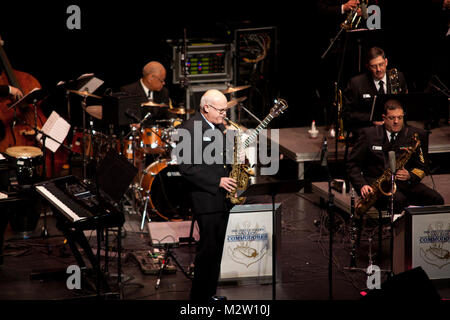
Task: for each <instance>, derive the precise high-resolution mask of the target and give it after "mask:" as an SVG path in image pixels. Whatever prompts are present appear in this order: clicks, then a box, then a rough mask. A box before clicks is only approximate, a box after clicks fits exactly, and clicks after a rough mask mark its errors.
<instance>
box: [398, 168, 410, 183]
mask: <svg viewBox="0 0 450 320" xmlns="http://www.w3.org/2000/svg"><path fill="white" fill-rule="evenodd" d="M410 178H411V176H410V174H409V171H408V170H406V169H405V168H401V169H399V170H397V172H396V173H395V180H400V181H407V180H409V179H410Z"/></svg>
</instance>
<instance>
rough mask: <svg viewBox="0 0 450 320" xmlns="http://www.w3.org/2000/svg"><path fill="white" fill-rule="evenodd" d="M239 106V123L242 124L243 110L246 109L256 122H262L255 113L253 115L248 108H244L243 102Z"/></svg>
mask: <svg viewBox="0 0 450 320" xmlns="http://www.w3.org/2000/svg"><path fill="white" fill-rule="evenodd" d="M238 106H239V122H240V118H241V109H244V111H246V112H247V113H248V114H249V115H251V116H252V117H253V118H254V119H255V120H256V121H258V123H261V122H262V120H260V119H259V118H258V117H257V116H255V115H254V114H253V113H251V112H250V110H248V109H247V108H246V107H244V105H243V103H242V102H239V104H238Z"/></svg>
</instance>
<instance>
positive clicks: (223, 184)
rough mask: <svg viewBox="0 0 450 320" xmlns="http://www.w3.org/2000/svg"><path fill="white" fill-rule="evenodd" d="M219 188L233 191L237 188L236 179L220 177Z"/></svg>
mask: <svg viewBox="0 0 450 320" xmlns="http://www.w3.org/2000/svg"><path fill="white" fill-rule="evenodd" d="M219 187H220V188H224V189H225V190H226V191H228V192H233V191H234V190H235V189H236V188H237V183H236V180H235V179H233V178H229V177H222V178H220V183H219Z"/></svg>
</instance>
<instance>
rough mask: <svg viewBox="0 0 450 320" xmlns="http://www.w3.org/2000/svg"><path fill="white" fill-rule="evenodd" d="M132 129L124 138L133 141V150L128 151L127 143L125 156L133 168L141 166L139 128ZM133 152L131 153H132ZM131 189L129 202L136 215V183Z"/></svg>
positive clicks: (133, 127) (133, 183)
mask: <svg viewBox="0 0 450 320" xmlns="http://www.w3.org/2000/svg"><path fill="white" fill-rule="evenodd" d="M140 125H142V123H140ZM130 127H131V131H130V132H128V134H126V135H125V137H124V138H123V139H124V140H129V141H131V150H129V149H128V146H129V144H128V143H127V144H126V145H125V147H124V149H125V150H124V154H125V155H126V158H127V159H128V161H130V162H131V163H132V164H133V166H136V165H139V164H137V163H136V149H137V146H136V141H137V139H138V136H139V133H138V128H137V126H134V125H130ZM130 151H131V152H130ZM129 154H131V159H129V158H128V155H129ZM130 187H131V188H130V189H131V199H129V202H131V207H132V209H131V210H132V211H133V212H134V213H137V212H138V210H137V206H136V193H135V190H136V188H139V187H136V185H135V182H134V181H133V182H132V184H131V185H130Z"/></svg>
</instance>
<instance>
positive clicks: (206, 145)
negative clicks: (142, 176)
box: [177, 89, 237, 302]
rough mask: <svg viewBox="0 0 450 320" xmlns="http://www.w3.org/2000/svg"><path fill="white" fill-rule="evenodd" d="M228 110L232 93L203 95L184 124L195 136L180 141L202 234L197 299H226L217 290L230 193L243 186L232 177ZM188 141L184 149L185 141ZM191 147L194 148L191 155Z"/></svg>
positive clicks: (195, 281) (181, 163)
mask: <svg viewBox="0 0 450 320" xmlns="http://www.w3.org/2000/svg"><path fill="white" fill-rule="evenodd" d="M227 109H228V106H227V98H226V97H225V95H224V94H223V93H221V92H220V91H218V90H215V89H211V90H208V91H206V92H205V94H204V95H203V96H202V97H201V99H200V111H199V112H197V113H196V114H195V115H194V116H193V117H191V118H190V119H189V120H187V121H185V122H184V123H183V125H182V127H181V129H184V130H186V132H187V133H188V134H187V136H188V137H189V139H188V138H185V137H184V136H182V135H181V136H180V141H179V143H178V145H177V148H178V147H180V150H181V151H180V153H182V154H181V156H180V155H178V156H177V160H178V164H179V169H180V173H181V174H182V175H183V176H184V177H185V179H186V180H187V182H188V184H189V190H190V197H191V200H192V208H193V211H194V212H193V213H194V219H195V220H196V221H197V223H198V227H199V235H200V240H199V242H198V243H197V248H196V249H197V250H196V256H195V261H194V264H195V267H194V279H193V282H192V288H191V293H190V298H191V300H194V301H203V302H208V301H211V300H219V299H220V298H219V297H217V296H215V294H216V289H217V283H218V280H219V276H220V264H221V261H222V251H223V246H224V241H225V232H226V228H227V224H228V216H229V212H230V208H231V203H230V202H229V201H228V199H227V198H226V196H227V193H228V192H232V191H233V190H234V189H236V187H237V184H236V180H234V179H232V178H230V177H229V174H230V166H229V165H227V161H226V159H225V158H226V156H225V155H226V150H225V147H226V143H225V141H226V140H225V139H226V137H225V134H224V131H225V126H224V125H223V122H224V118H225V117H226V111H227ZM179 131H181V130H179ZM186 141H188V142H187V143H186ZM185 143H186V148H185V149H183V148H182V147H181V146H183V144H185ZM186 152H188V153H189V152H190V154H189V156H186ZM207 158H209V159H207Z"/></svg>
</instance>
